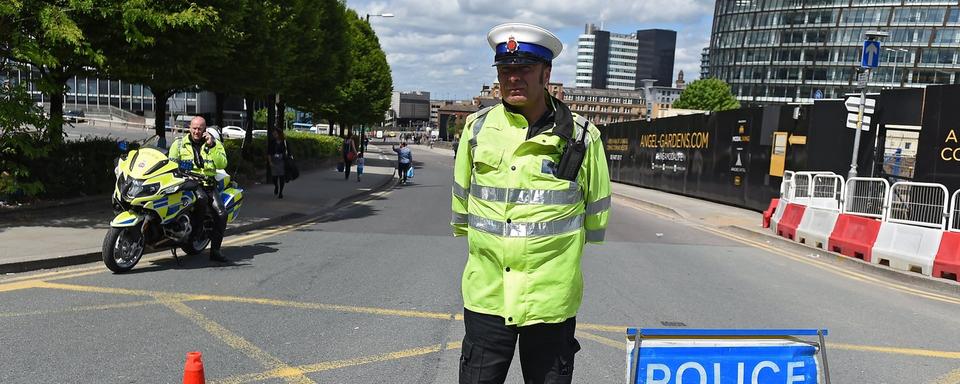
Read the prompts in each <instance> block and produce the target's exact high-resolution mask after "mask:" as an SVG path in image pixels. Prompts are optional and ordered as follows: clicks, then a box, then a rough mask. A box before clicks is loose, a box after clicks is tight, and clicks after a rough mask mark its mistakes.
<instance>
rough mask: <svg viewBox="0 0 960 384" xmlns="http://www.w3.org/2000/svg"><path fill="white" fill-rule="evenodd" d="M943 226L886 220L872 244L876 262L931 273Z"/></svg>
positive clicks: (928, 274)
mask: <svg viewBox="0 0 960 384" xmlns="http://www.w3.org/2000/svg"><path fill="white" fill-rule="evenodd" d="M942 237H943V229H937V228H925V227H920V226H915V225H907V224H900V223H883V224H881V225H880V233H879V234H878V235H877V241H876V243H875V244H874V245H873V257H872V258H871V260H870V262H871V263H873V264H885V265H888V266H890V268H894V269H899V270H901V271H912V272H919V273H921V274H924V275H927V276H932V275H933V263H934V260H935V259H936V257H937V250H938V249H939V248H940V239H941V238H942Z"/></svg>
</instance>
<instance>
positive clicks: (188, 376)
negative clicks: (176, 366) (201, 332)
mask: <svg viewBox="0 0 960 384" xmlns="http://www.w3.org/2000/svg"><path fill="white" fill-rule="evenodd" d="M183 384H204V378H203V360H202V359H201V355H200V352H187V363H186V364H185V365H184V366H183Z"/></svg>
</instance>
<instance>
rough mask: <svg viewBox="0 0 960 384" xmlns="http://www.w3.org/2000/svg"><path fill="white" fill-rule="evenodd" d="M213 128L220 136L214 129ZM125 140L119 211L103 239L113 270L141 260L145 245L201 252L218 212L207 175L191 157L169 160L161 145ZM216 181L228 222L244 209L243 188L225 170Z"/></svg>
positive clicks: (106, 259) (116, 199)
mask: <svg viewBox="0 0 960 384" xmlns="http://www.w3.org/2000/svg"><path fill="white" fill-rule="evenodd" d="M210 130H212V131H213V132H211V133H212V134H213V133H216V134H214V137H215V138H217V140H219V134H218V133H217V132H216V130H214V129H212V128H208V132H209V131H210ZM126 144H127V143H126V142H120V148H121V151H122V152H123V151H126V153H125V154H123V155H121V156H120V158H119V159H118V161H117V166H116V168H115V169H114V173H115V174H116V176H117V181H116V184H115V187H114V191H113V208H114V211H115V212H117V216H116V217H114V219H113V221H111V222H110V230H109V232H107V235H106V236H105V237H104V239H103V251H102V256H103V263H104V264H105V265H106V266H107V268H109V269H110V270H111V271H113V272H114V273H123V272H126V271H129V270H130V269H132V268H133V267H134V266H135V265H137V262H139V261H140V258H141V257H142V256H143V253H144V250H145V249H146V248H147V247H150V248H152V249H154V250H158V249H163V248H169V249H170V250H171V251H172V253H173V256H174V258H175V259H176V260H177V263H179V262H180V259H179V258H178V257H177V248H179V249H181V250H183V252H185V253H186V254H188V255H195V254H198V253H200V252H202V251H203V249H204V248H206V247H207V246H208V245H209V244H210V237H209V235H208V234H209V233H210V232H212V231H213V228H214V225H215V224H214V223H215V221H214V215H215V214H216V213H214V212H213V209H212V208H210V207H209V204H208V203H206V204H205V203H203V200H202V199H203V197H202V196H201V194H202V193H203V191H201V190H200V188H203V182H204V176H202V175H197V174H194V173H192V172H191V170H192V169H193V163H192V162H190V161H186V162H180V163H178V162H174V161H170V160H169V159H168V158H167V154H166V153H165V152H164V151H162V150H160V149H156V148H149V147H140V146H139V145H137V144H136V143H132V144H131V145H129V146H127V145H126ZM215 181H216V186H217V190H218V191H219V192H220V194H219V196H220V198H221V199H222V201H223V206H224V208H225V209H226V210H227V223H230V222H232V221H233V220H234V219H235V218H236V217H237V213H238V212H239V210H240V205H241V203H242V202H243V189H241V188H240V187H239V186H238V185H237V183H236V182H233V181H231V180H230V175H228V174H227V173H226V172H224V171H222V170H218V171H217V175H216V176H215Z"/></svg>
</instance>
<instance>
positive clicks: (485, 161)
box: [452, 23, 610, 383]
mask: <svg viewBox="0 0 960 384" xmlns="http://www.w3.org/2000/svg"><path fill="white" fill-rule="evenodd" d="M487 40H488V42H489V43H490V46H491V47H492V48H493V49H494V51H495V52H496V55H495V58H494V60H495V61H494V65H495V66H496V67H497V76H498V78H499V81H500V89H501V93H502V98H503V100H502V103H501V104H499V105H496V106H493V107H490V108H487V109H484V110H481V111H479V112H477V113H475V114H473V115H471V116H469V117H468V118H467V121H466V125H465V127H464V129H463V136H462V137H461V139H460V145H459V146H458V148H457V156H456V166H455V169H454V185H453V219H452V225H453V233H454V235H455V236H467V242H468V244H469V256H468V258H467V264H466V267H465V268H464V271H463V281H462V290H463V302H464V307H465V308H464V310H463V320H464V328H465V330H466V335H465V336H464V338H463V350H462V354H461V357H460V383H502V382H504V380H505V378H506V375H507V371H508V370H509V368H510V361H511V360H512V359H513V352H514V348H515V347H516V345H517V341H518V339H519V343H520V365H521V369H522V371H523V377H524V382H526V383H570V382H571V380H572V375H573V358H574V354H576V352H577V351H578V350H580V345H579V344H578V343H577V340H576V339H575V338H574V331H575V328H576V315H577V310H578V309H579V308H580V302H581V299H582V298H583V277H582V274H581V268H580V258H581V256H582V255H583V246H584V243H600V242H602V241H603V238H604V230H605V229H606V226H607V218H608V215H609V209H610V176H609V173H608V171H607V162H606V159H605V155H604V152H603V145H602V142H601V141H600V132H599V131H598V130H597V128H596V127H595V126H594V125H593V124H591V123H590V122H589V121H587V120H586V119H584V118H582V117H580V116H578V115H576V114H574V113H571V112H570V109H569V108H567V106H566V105H564V104H563V102H561V101H560V100H558V99H556V98H554V97H553V96H551V95H549V94H548V93H547V91H546V85H547V84H548V83H549V81H550V70H551V68H552V65H551V64H552V60H553V59H554V58H555V57H556V56H557V55H558V54H559V53H560V50H561V49H562V48H563V45H562V44H561V43H560V40H559V39H557V37H556V36H554V35H553V34H552V33H550V32H549V31H547V30H546V29H543V28H540V27H537V26H534V25H530V24H522V23H507V24H502V25H498V26H496V27H494V28H493V29H492V30H491V31H490V33H489V34H488V35H487Z"/></svg>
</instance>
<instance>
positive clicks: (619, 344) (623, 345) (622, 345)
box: [577, 324, 627, 351]
mask: <svg viewBox="0 0 960 384" xmlns="http://www.w3.org/2000/svg"><path fill="white" fill-rule="evenodd" d="M578 328H579V324H578ZM577 336H580V337H581V338H584V339H587V340H592V341H596V342H598V343H600V344H603V345H606V346H608V347H613V348H616V349H620V350H624V351H625V350H626V349H627V341H626V340H624V341H616V340H614V339H611V338H608V337H603V336H599V335H594V334H592V333H588V332H584V331H579V330H578V331H577Z"/></svg>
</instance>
